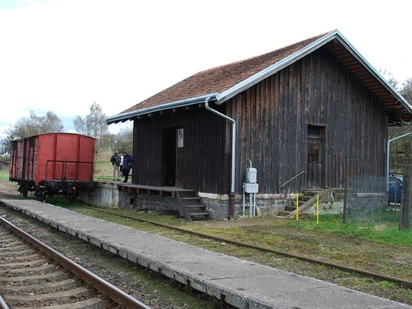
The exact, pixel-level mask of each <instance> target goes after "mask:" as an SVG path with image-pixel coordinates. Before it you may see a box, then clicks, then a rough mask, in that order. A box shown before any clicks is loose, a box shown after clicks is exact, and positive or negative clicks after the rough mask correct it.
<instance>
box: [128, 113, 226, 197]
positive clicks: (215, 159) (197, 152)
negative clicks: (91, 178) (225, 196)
mask: <svg viewBox="0 0 412 309" xmlns="http://www.w3.org/2000/svg"><path fill="white" fill-rule="evenodd" d="M225 122H226V120H224V119H223V118H221V117H218V116H217V115H215V114H213V113H211V112H209V111H207V110H206V109H205V108H199V107H197V106H196V107H195V106H193V107H191V108H190V110H185V109H178V110H176V111H170V112H164V113H163V114H162V115H160V114H157V115H155V116H153V117H152V118H151V117H144V118H142V119H137V120H135V121H134V144H133V158H134V166H133V182H134V183H138V184H142V185H151V186H164V185H165V183H164V172H165V171H164V162H163V161H162V160H163V158H164V156H163V155H162V151H164V149H163V147H164V145H163V142H162V139H163V137H162V131H163V130H164V129H168V128H178V127H181V128H184V155H183V156H184V170H183V176H182V179H183V183H184V187H185V188H187V189H194V190H198V191H200V192H209V193H228V191H229V190H230V174H229V173H230V133H229V135H228V136H229V151H228V149H227V147H225V146H226V144H225V143H227V142H226V136H225V132H226V123H225Z"/></svg>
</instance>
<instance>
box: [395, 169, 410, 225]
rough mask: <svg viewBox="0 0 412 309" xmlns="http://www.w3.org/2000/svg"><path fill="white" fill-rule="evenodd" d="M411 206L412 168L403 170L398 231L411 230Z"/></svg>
mask: <svg viewBox="0 0 412 309" xmlns="http://www.w3.org/2000/svg"><path fill="white" fill-rule="evenodd" d="M411 205H412V167H411V166H407V167H405V168H404V169H403V182H402V204H401V213H400V216H399V227H398V230H399V231H402V230H408V229H410V228H411Z"/></svg>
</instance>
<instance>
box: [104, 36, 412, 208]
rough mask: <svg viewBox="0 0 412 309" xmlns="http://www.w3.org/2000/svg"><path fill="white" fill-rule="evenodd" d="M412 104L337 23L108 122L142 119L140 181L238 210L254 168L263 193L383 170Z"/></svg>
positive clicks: (272, 195)
mask: <svg viewBox="0 0 412 309" xmlns="http://www.w3.org/2000/svg"><path fill="white" fill-rule="evenodd" d="M411 113H412V108H411V106H410V105H409V104H408V102H406V100H405V99H404V98H403V97H402V96H401V95H399V94H398V93H397V91H396V90H395V89H394V88H393V87H391V86H390V85H389V84H388V83H387V82H386V81H385V79H383V78H382V77H381V75H380V74H379V73H378V72H377V71H376V70H375V69H374V68H373V67H372V66H371V65H370V64H369V63H368V62H367V61H366V60H365V59H364V58H363V57H362V56H361V55H360V53H359V52H358V51H357V50H356V49H355V48H354V47H353V46H352V45H351V44H350V43H349V42H348V41H347V40H346V39H345V38H344V37H343V36H342V34H341V33H340V32H339V31H337V30H335V31H331V32H329V33H326V34H322V35H319V36H316V37H312V38H309V39H307V40H304V41H301V42H298V43H295V44H292V45H289V46H286V47H284V48H281V49H278V50H275V51H272V52H269V53H267V54H264V55H260V56H256V57H253V58H249V59H246V60H242V61H238V62H235V63H230V64H227V65H222V66H219V67H215V68H212V69H209V70H205V71H202V72H199V73H197V74H195V75H193V76H190V77H188V78H187V79H184V80H182V81H181V82H179V83H177V84H175V85H173V86H171V87H169V88H167V89H165V90H163V91H161V92H160V93H158V94H155V95H154V96H152V97H150V98H148V99H146V100H144V101H143V102H141V103H138V104H136V105H134V106H132V107H130V108H129V109H127V110H125V111H123V112H122V113H120V114H118V115H115V116H112V117H108V118H107V120H106V121H107V123H108V124H111V123H116V122H124V121H127V120H132V121H133V122H134V142H133V143H134V148H133V158H134V166H133V183H135V184H139V185H149V186H172V187H178V188H185V189H193V190H196V191H197V192H199V193H200V194H201V195H202V194H203V196H204V197H205V198H207V199H215V200H216V201H222V200H223V202H220V207H223V208H225V207H226V209H228V213H229V215H230V216H232V215H234V211H235V207H234V206H235V204H236V205H237V206H239V204H241V203H242V194H243V193H244V183H245V182H246V181H247V180H246V176H245V174H246V169H247V168H248V167H253V168H256V170H257V182H258V194H257V195H256V196H255V197H256V198H257V200H258V201H259V199H272V200H275V199H276V198H280V197H281V196H282V194H283V193H285V192H302V191H303V190H305V189H307V188H324V187H332V188H333V187H342V186H343V179H344V177H345V173H349V176H354V175H371V176H382V177H383V176H385V156H386V150H385V147H386V141H387V138H388V125H397V124H399V123H401V122H403V121H407V122H408V121H411V119H412V114H411ZM252 191H253V189H252ZM223 197H229V198H228V199H225V198H223ZM209 202H210V200H209ZM273 203H274V202H273V201H272V204H273ZM212 204H213V203H210V205H212ZM209 208H210V207H209Z"/></svg>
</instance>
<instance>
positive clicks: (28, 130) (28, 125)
mask: <svg viewBox="0 0 412 309" xmlns="http://www.w3.org/2000/svg"><path fill="white" fill-rule="evenodd" d="M63 130H64V126H63V122H62V121H61V120H60V118H59V117H57V115H56V114H54V113H53V112H50V111H49V112H47V113H46V116H37V115H36V114H35V113H34V112H33V111H30V116H29V117H23V118H20V119H18V120H17V121H16V123H15V124H14V125H13V126H11V127H10V128H9V129H7V130H6V134H7V136H6V138H4V139H3V140H2V141H1V147H2V149H3V152H4V153H7V154H8V153H9V150H10V142H11V141H13V140H16V139H21V138H26V137H30V136H35V135H39V134H44V133H54V132H63Z"/></svg>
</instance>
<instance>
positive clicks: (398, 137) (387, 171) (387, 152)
mask: <svg viewBox="0 0 412 309" xmlns="http://www.w3.org/2000/svg"><path fill="white" fill-rule="evenodd" d="M410 134H412V132H408V133H405V134H402V135H399V136H397V137H394V138H392V139H389V140H388V141H387V143H386V192H388V191H389V155H390V143H391V142H393V141H395V140H397V139H400V138H402V137H405V136H408V135H410Z"/></svg>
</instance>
